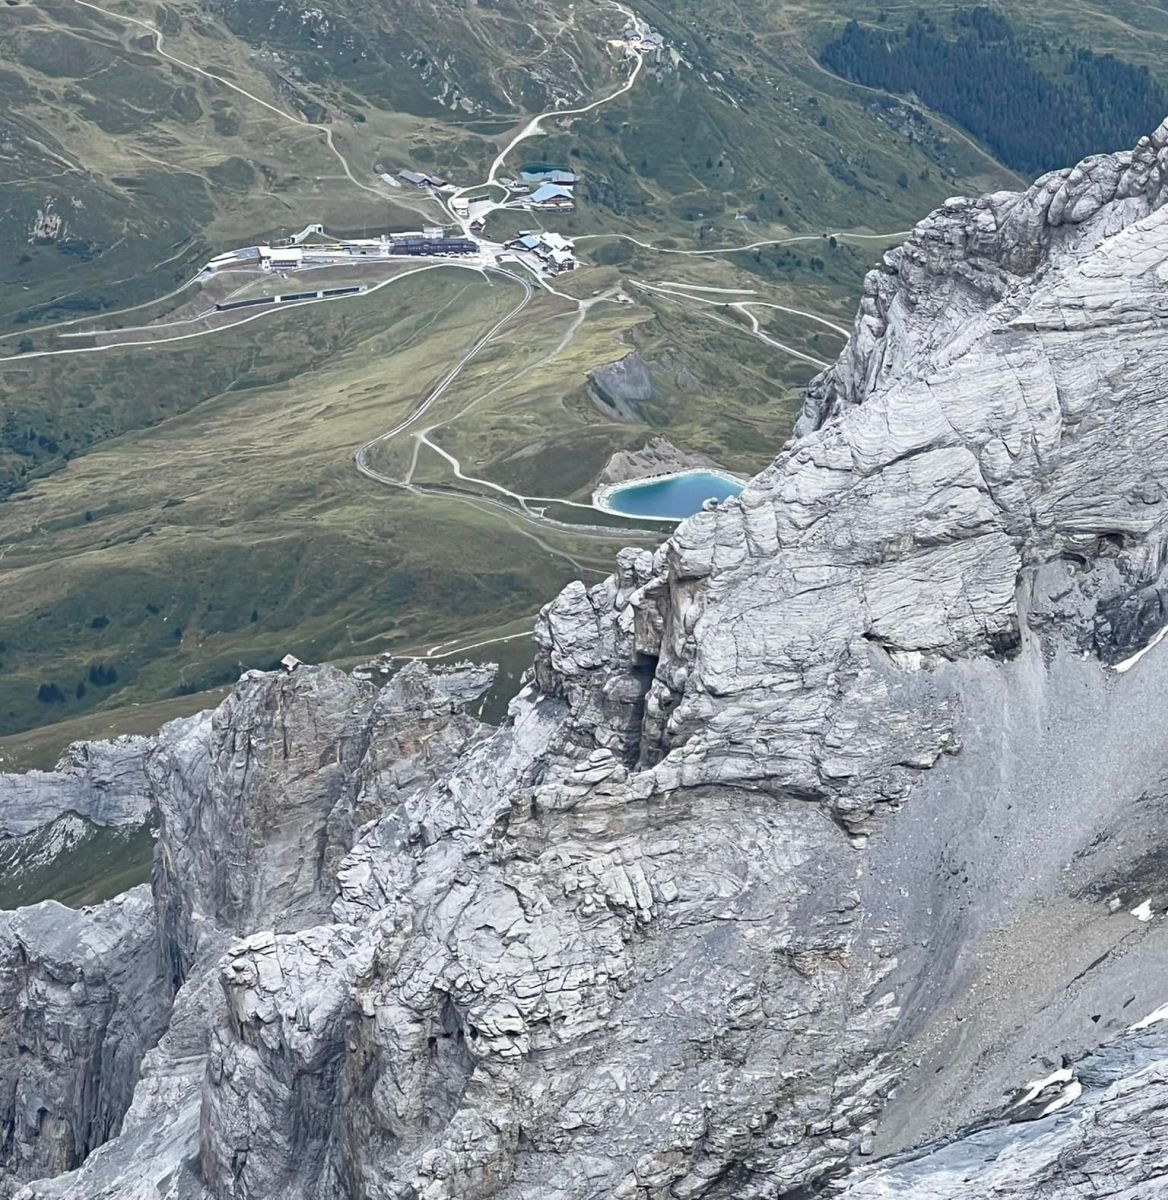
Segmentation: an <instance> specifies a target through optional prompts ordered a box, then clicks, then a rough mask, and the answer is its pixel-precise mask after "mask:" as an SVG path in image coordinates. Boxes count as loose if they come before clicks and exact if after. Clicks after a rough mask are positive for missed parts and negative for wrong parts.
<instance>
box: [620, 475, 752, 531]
mask: <svg viewBox="0 0 1168 1200" xmlns="http://www.w3.org/2000/svg"><path fill="white" fill-rule="evenodd" d="M742 487H743V485H742V484H741V483H736V482H735V481H734V480H733V479H730V478H729V477H728V476H725V475H714V474H712V473H711V472H709V471H683V472H680V473H679V474H676V475H660V476H658V477H657V478H656V479H646V480H644V481H643V482H641V483H630V484H627V485H623V486H621V487H614V488H612V489H611V490H610V491H608V492H606V493H605V495H604V497H603V501H602V502H601V507H602V508H606V509H607V510H608V511H609V512H615V513H621V514H623V515H624V516H626V517H658V518H660V519H663V520H670V521H680V520H681V519H682V518H683V517H690V516H692V515H693V514H694V513H696V512H699V511H700V510H701V507H702V505H703V504H704V503H705V502H706V501H707V500H725V499H726V498H727V497H729V496H737V495H738V493H739V492H740V491H742Z"/></svg>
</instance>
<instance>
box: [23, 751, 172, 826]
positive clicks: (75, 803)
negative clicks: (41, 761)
mask: <svg viewBox="0 0 1168 1200" xmlns="http://www.w3.org/2000/svg"><path fill="white" fill-rule="evenodd" d="M148 745H149V742H148V739H146V738H142V737H120V738H117V739H116V740H115V741H112V742H74V744H73V745H71V746H70V747H69V749H68V750H67V751H66V752H65V754H64V756H63V757H62V759H61V761H60V762H59V763H58V764H57V767H56V769H55V770H53V771H28V772H25V773H24V774H14V773H7V774H0V837H13V836H19V835H20V834H25V833H30V832H32V831H33V830H34V829H37V828H39V827H40V826H41V825H46V824H48V823H49V822H50V821H52V820H55V819H56V818H57V817H59V816H62V815H64V814H65V813H70V812H71V813H76V814H77V816H79V817H85V818H86V819H87V820H89V821H92V822H93V823H94V824H95V825H137V824H140V823H141V822H143V821H145V820H146V815H147V812H148V810H149V807H150V801H149V796H148V788H147V784H146V779H145V775H144V766H143V757H144V755H145V753H146V749H147V746H148Z"/></svg>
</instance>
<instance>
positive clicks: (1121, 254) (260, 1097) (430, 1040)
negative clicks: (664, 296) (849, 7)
mask: <svg viewBox="0 0 1168 1200" xmlns="http://www.w3.org/2000/svg"><path fill="white" fill-rule="evenodd" d="M1166 171H1168V127H1165V128H1162V129H1161V130H1159V131H1157V133H1156V134H1155V135H1154V136H1153V137H1152V138H1150V139H1146V140H1145V141H1144V142H1142V143H1141V144H1140V146H1139V147H1138V148H1137V149H1136V151H1135V152H1133V153H1132V154H1129V155H1112V156H1101V157H1099V158H1097V159H1092V160H1088V162H1086V163H1084V164H1081V165H1080V166H1079V167H1077V168H1075V169H1074V170H1072V171H1066V172H1057V173H1055V174H1052V175H1050V176H1047V177H1045V178H1044V179H1043V180H1040V181H1039V183H1038V184H1036V185H1035V186H1034V187H1033V188H1031V189H1030V190H1029V191H1027V192H1026V193H1023V194H1017V195H1015V194H1004V193H1003V194H999V195H995V196H991V197H987V198H983V199H981V200H977V201H959V202H958V201H954V202H951V203H950V204H948V205H947V206H946V207H945V208H944V209H942V210H940V211H939V212H938V213H935V214H933V215H932V216H931V217H930V218H928V219H927V220H926V221H925V222H923V223H922V224H921V226H920V227H918V229H917V230H916V231H915V232H914V234H913V236H912V237H911V238H910V239H909V241H908V242H907V243H906V245H905V246H904V247H902V248H901V249H900V250H898V251H894V252H892V253H891V254H890V255H888V256H886V258H885V260H884V263H883V265H882V267H881V268H880V269H879V270H878V271H877V272H875V273H873V275H872V276H871V277H870V278H869V281H868V283H867V284H866V293H865V301H864V305H863V307H862V310H861V314H860V317H859V318H858V321H857V326H856V331H855V333H854V335H853V338H852V340H851V342H850V343H849V346H848V348H847V349H846V350H845V352H844V354H843V355H842V356H841V359H840V362H839V363H838V364H837V365H836V366H835V367H834V368H832V369H830V370H829V371H828V372H826V373H825V374H824V375H823V376H821V377H820V378H819V379H818V380H817V381H816V382H815V384H814V385H813V387H812V388H811V390H810V394H809V398H808V403H807V406H806V409H805V411H804V414H803V417H802V419H801V432H800V436H799V437H797V438H796V439H795V440H794V441H793V442H792V443H790V444H789V445H788V446H787V447H786V448H785V449H784V450H783V452H782V453H781V454H780V455H779V457H778V458H777V459H776V460H775V462H774V463H773V464H772V465H771V466H770V467H769V468H768V469H767V470H765V471H764V472H763V473H762V474H761V475H759V476H758V477H757V478H756V479H755V480H754V481H753V482H752V483H751V484H750V485H749V486H748V487H747V488H746V490H745V491H744V492H743V493H742V494H741V496H739V497H737V498H734V499H732V500H729V501H727V502H725V503H724V504H722V505H721V506H719V507H717V508H716V509H714V510H711V511H706V512H702V513H701V514H699V515H697V516H695V517H694V518H692V519H690V520H689V521H687V522H685V523H684V524H683V525H681V526H680V527H679V529H678V531H677V533H676V534H675V535H674V537H672V538H671V539H670V540H669V541H668V542H666V543H665V545H664V546H662V547H661V548H660V549H659V550H658V551H657V552H656V553H654V554H649V553H647V552H643V551H633V550H626V551H623V552H622V553H621V554H620V555H619V556H618V560H617V569H616V572H615V573H614V575H613V576H612V577H611V578H609V579H608V580H606V581H604V582H603V583H601V584H598V585H596V586H595V587H592V588H586V587H584V585H582V584H573V585H571V586H570V587H568V588H566V589H565V590H564V592H563V593H562V594H561V595H560V596H559V597H558V598H557V599H556V600H554V601H553V602H552V603H551V604H550V605H549V606H548V607H547V608H546V609H545V611H544V612H543V614H542V615H541V617H540V619H539V622H538V625H537V629H536V642H537V653H536V659H535V663H534V666H533V671H532V673H531V676H530V678H529V681H528V683H527V685H526V686H525V687H524V689H523V691H522V692H521V693H520V694H519V696H517V697H516V699H515V700H514V701H513V702H512V706H511V710H510V716H509V719H508V721H507V722H506V723H505V724H504V725H503V726H502V727H501V728H499V729H497V730H490V729H487V728H486V727H484V726H482V725H480V724H479V723H478V722H476V721H474V720H473V719H472V718H470V717H469V716H467V715H465V713H463V712H462V711H460V709H461V705H462V704H463V703H464V702H465V700H466V699H467V698H468V697H469V696H471V695H473V694H474V692H475V688H476V686H478V685H479V684H481V683H482V682H483V681H482V680H481V679H478V680H476V679H475V677H474V675H473V673H471V674H469V675H468V673H466V672H454V673H449V672H446V673H440V674H437V675H435V674H432V673H430V672H428V671H427V670H426V669H425V668H424V667H421V666H412V667H410V668H408V669H407V670H406V671H403V672H402V673H400V674H399V675H398V676H397V677H395V679H394V680H392V681H391V682H390V683H389V684H388V685H387V686H386V687H385V688H382V689H376V688H374V687H373V686H372V685H370V684H369V683H368V682H367V681H366V680H364V679H361V678H356V679H355V678H352V677H348V676H345V675H344V674H343V673H341V672H339V671H335V670H332V669H329V668H316V669H301V670H298V671H297V672H295V673H293V674H291V675H261V674H253V675H249V676H248V677H245V679H244V680H243V681H241V684H240V686H239V687H238V688H237V690H236V691H235V693H234V694H233V695H232V697H231V698H230V699H229V700H228V701H226V702H225V704H224V705H223V706H222V707H221V708H220V709H219V710H218V712H217V713H216V714H215V716H214V717H213V718H196V719H194V720H192V721H191V722H189V723H187V724H185V725H180V726H172V727H168V731H164V734H165V736H163V737H161V738H160V739H159V741H158V743H157V744H154V745H153V746H152V748H151V749H150V751H149V752H148V754H147V759H146V774H147V777H148V780H149V784H150V788H151V792H152V795H153V797H154V801H153V803H154V805H155V807H156V808H157V810H158V813H159V821H160V848H159V857H158V862H157V869H156V875H155V899H156V921H157V925H158V931H159V938H160V945H161V947H162V950H163V956H164V959H165V961H166V963H167V968H168V979H169V981H170V984H171V986H174V987H177V988H178V990H177V994H176V998H175V1002H174V1010H173V1016H172V1018H171V1023H170V1027H169V1029H168V1032H167V1034H166V1035H165V1036H164V1037H163V1038H162V1040H161V1041H160V1042H159V1044H158V1046H157V1047H156V1048H155V1049H154V1050H152V1051H151V1052H150V1054H149V1055H147V1057H146V1061H145V1063H144V1066H143V1069H142V1080H141V1082H140V1083H139V1085H138V1089H137V1093H136V1095H135V1098H134V1101H133V1104H132V1105H131V1107H130V1110H129V1112H128V1113H127V1115H126V1117H125V1127H126V1129H127V1131H128V1133H125V1134H123V1135H122V1136H121V1137H119V1138H116V1139H114V1140H112V1141H110V1142H109V1143H108V1144H106V1145H105V1146H102V1147H101V1148H100V1149H99V1150H97V1151H96V1152H95V1153H93V1154H91V1155H90V1157H89V1159H88V1160H87V1161H86V1162H85V1164H84V1165H83V1166H82V1167H81V1169H80V1170H79V1171H77V1172H76V1173H75V1174H74V1175H72V1176H68V1175H67V1176H62V1177H61V1178H59V1179H56V1180H53V1181H46V1182H38V1183H35V1184H32V1185H30V1187H29V1189H28V1191H27V1192H26V1193H25V1194H26V1195H27V1196H28V1197H30V1198H32V1197H36V1198H40V1197H46V1198H47V1197H59V1198H64V1197H73V1198H75V1200H89V1198H94V1200H96V1197H99V1196H108V1195H118V1196H119V1197H128V1198H130V1200H145V1198H146V1197H147V1196H159V1195H161V1196H163V1197H169V1198H171V1200H180V1198H181V1200H194V1198H196V1197H199V1198H200V1200H207V1198H210V1197H214V1198H216V1200H227V1198H230V1200H252V1198H254V1200H260V1198H261V1197H262V1198H263V1200H273V1198H280V1200H325V1198H329V1200H331V1198H333V1197H338V1196H352V1197H358V1196H359V1197H362V1198H363V1200H407V1198H408V1200H480V1198H481V1200H486V1198H487V1197H491V1198H497V1200H535V1198H536V1197H539V1198H540V1200H584V1198H591V1197H596V1198H599V1197H605V1198H607V1197H614V1198H617V1200H665V1198H666V1197H668V1198H670V1200H695V1198H697V1197H707V1198H711V1200H763V1198H764V1197H766V1198H773V1197H775V1196H780V1195H806V1194H809V1189H816V1188H823V1187H825V1186H828V1185H829V1184H830V1185H831V1186H832V1187H834V1188H835V1189H836V1190H837V1191H842V1190H844V1189H846V1188H849V1187H851V1188H852V1189H853V1191H852V1195H853V1196H855V1197H856V1200H860V1197H865V1198H866V1197H870V1196H877V1195H898V1194H903V1195H906V1196H911V1197H920V1200H924V1197H926V1196H928V1197H948V1196H953V1197H961V1196H969V1197H971V1198H972V1197H973V1196H974V1195H980V1194H984V1189H983V1191H982V1192H979V1191H978V1189H979V1188H982V1187H983V1184H984V1185H985V1187H988V1186H989V1181H991V1180H992V1183H993V1186H994V1187H995V1188H997V1194H1002V1195H1018V1196H1021V1195H1024V1194H1037V1195H1044V1194H1049V1195H1051V1196H1060V1195H1063V1194H1070V1192H1069V1188H1068V1187H1067V1186H1066V1185H1065V1180H1067V1179H1070V1180H1074V1179H1076V1178H1078V1177H1080V1176H1082V1174H1083V1172H1084V1171H1086V1170H1088V1169H1089V1168H1088V1164H1089V1163H1091V1162H1095V1163H1097V1164H1099V1168H1100V1170H1101V1171H1102V1172H1103V1173H1104V1176H1105V1177H1104V1178H1102V1179H1100V1178H1099V1177H1098V1176H1094V1177H1093V1178H1094V1179H1095V1183H1094V1184H1092V1185H1091V1186H1095V1184H1098V1185H1099V1186H1098V1189H1097V1190H1098V1192H1099V1194H1101V1195H1115V1196H1128V1197H1135V1196H1137V1195H1138V1196H1150V1195H1156V1194H1160V1193H1162V1192H1163V1191H1164V1190H1165V1180H1166V1177H1168V1176H1166V1172H1168V1167H1166V1166H1165V1165H1164V1158H1163V1155H1162V1154H1161V1153H1160V1143H1159V1142H1158V1141H1157V1140H1156V1137H1155V1134H1154V1125H1155V1122H1156V1121H1157V1120H1158V1114H1159V1113H1160V1111H1161V1110H1162V1103H1163V1094H1162V1093H1163V1089H1162V1086H1161V1085H1162V1078H1161V1076H1162V1074H1163V1070H1164V1065H1165V1062H1166V1061H1168V1059H1166V1057H1165V1056H1164V1054H1163V1053H1162V1045H1161V1040H1162V1039H1161V1034H1160V1031H1159V1029H1158V1022H1157V1023H1152V1024H1148V1023H1146V1022H1143V1021H1142V1020H1141V1018H1142V1017H1143V1016H1145V1015H1146V1014H1150V1013H1153V1012H1154V1011H1155V1010H1158V1009H1160V1008H1161V1007H1162V1006H1163V1005H1164V1004H1165V1000H1166V999H1168V944H1166V943H1168V920H1166V919H1165V914H1166V913H1168V887H1166V885H1165V883H1164V880H1163V877H1162V875H1163V873H1162V870H1161V866H1160V864H1162V862H1163V861H1164V856H1165V854H1166V853H1168V825H1166V824H1165V821H1164V816H1165V812H1166V805H1168V800H1166V797H1168V743H1166V740H1165V736H1164V732H1163V722H1162V718H1161V713H1162V711H1163V705H1164V701H1165V699H1166V695H1168V658H1165V655H1168V648H1161V647H1158V646H1157V645H1156V643H1157V642H1158V641H1159V637H1160V634H1161V633H1162V631H1163V628H1164V625H1165V620H1166V607H1168V606H1166V603H1165V594H1166V591H1168V584H1166V581H1165V578H1164V566H1165V563H1166V562H1168V494H1166V493H1165V491H1164V489H1163V487H1162V486H1161V483H1160V480H1161V479H1162V478H1164V477H1165V475H1166V474H1168V343H1166V342H1165V341H1164V338H1163V324H1164V320H1165V317H1168V310H1166V309H1165V301H1164V275H1165V267H1164V263H1165V262H1166V261H1168V210H1166V209H1165V208H1164V206H1163V203H1164V200H1165V198H1166V197H1165V187H1164V179H1165V172H1166ZM235 935H243V936H241V937H238V938H236V937H235ZM233 938H234V939H235V940H232V939H233ZM1133 1024H1136V1025H1142V1026H1143V1028H1140V1029H1133V1028H1132V1026H1133ZM1132 1046H1136V1047H1137V1048H1138V1051H1139V1054H1138V1055H1137V1054H1136V1051H1135V1050H1132V1049H1131V1047H1132ZM1099 1047H1103V1049H1101V1050H1099ZM1096 1050H1098V1051H1099V1052H1098V1055H1097V1062H1096V1060H1095V1059H1085V1058H1084V1056H1090V1055H1091V1054H1092V1053H1093V1052H1095V1051H1096ZM1125 1056H1126V1057H1125ZM1141 1056H1142V1057H1141ZM48 1057H49V1056H48V1055H47V1054H44V1053H42V1054H41V1055H40V1060H45V1059H47V1058H48ZM1081 1060H1082V1065H1081V1067H1080V1068H1079V1070H1080V1075H1079V1076H1078V1077H1076V1076H1075V1074H1074V1068H1073V1067H1072V1066H1071V1065H1070V1064H1079V1063H1080V1061H1081ZM1092 1062H1096V1066H1095V1067H1093V1066H1091V1063H1092ZM1100 1062H1101V1063H1105V1064H1106V1063H1112V1064H1114V1063H1120V1064H1121V1067H1122V1069H1120V1070H1119V1073H1118V1074H1112V1075H1111V1076H1110V1077H1107V1078H1104V1076H1105V1075H1106V1073H1107V1071H1108V1070H1111V1067H1107V1068H1106V1070H1104V1068H1102V1067H1098V1063H1100ZM45 1069H46V1070H48V1068H45ZM1093 1070H1094V1071H1095V1072H1096V1074H1095V1075H1092V1074H1091V1072H1092V1071H1093ZM1068 1072H1069V1075H1068V1074H1067V1073H1068ZM1100 1072H1102V1073H1100ZM49 1075H50V1077H55V1076H52V1072H51V1071H50V1072H49ZM0 1076H2V1072H0ZM1035 1080H1038V1081H1039V1084H1038V1086H1037V1088H1036V1089H1035V1088H1033V1087H1029V1086H1028V1085H1029V1084H1030V1083H1031V1082H1032V1081H1035ZM1044 1080H1045V1081H1046V1082H1045V1084H1044V1083H1043V1081H1044ZM1072 1080H1073V1081H1075V1082H1076V1083H1077V1084H1078V1090H1076V1089H1075V1088H1074V1087H1071V1086H1069V1082H1070V1081H1072ZM1046 1088H1054V1089H1056V1090H1055V1091H1054V1092H1050V1093H1048V1091H1047V1090H1046ZM1031 1093H1032V1094H1031ZM1048 1094H1049V1096H1050V1100H1049V1103H1048V1102H1047V1100H1048ZM1044 1114H1045V1115H1044ZM1020 1115H1021V1116H1026V1117H1036V1118H1037V1119H1036V1120H1035V1121H1033V1122H1030V1121H1027V1122H1016V1121H1014V1120H1012V1118H1013V1117H1018V1116H1020ZM998 1119H1001V1120H1004V1121H1005V1122H1006V1124H1005V1125H998V1124H993V1123H992V1122H993V1121H996V1120H998ZM987 1120H990V1121H991V1124H990V1125H989V1126H986V1125H985V1122H986V1121H987ZM971 1127H976V1128H978V1130H979V1132H978V1133H976V1134H972V1135H969V1136H963V1135H965V1134H968V1131H969V1129H970V1128H971ZM983 1127H984V1128H985V1129H988V1130H989V1131H990V1132H989V1133H987V1134H984V1137H983ZM1031 1129H1033V1130H1036V1131H1037V1132H1036V1133H1033V1134H1031V1133H1028V1132H1024V1131H1026V1130H1031ZM1002 1130H1005V1132H1004V1133H1003V1132H1002ZM978 1138H982V1139H983V1140H981V1141H978V1140H977V1139H978ZM995 1139H997V1140H995ZM963 1143H964V1144H965V1145H964V1149H962V1145H963ZM1104 1143H1106V1144H1104ZM949 1147H953V1148H952V1149H948V1150H947V1148H949ZM970 1147H983V1148H984V1147H989V1148H990V1149H991V1150H992V1152H993V1153H994V1155H995V1156H996V1158H995V1162H994V1165H993V1172H992V1173H991V1172H990V1171H988V1170H987V1168H986V1166H985V1164H984V1163H979V1164H977V1166H976V1171H977V1174H974V1173H973V1169H972V1168H970V1167H969V1166H968V1161H969V1160H968V1155H969V1153H970ZM146 1148H148V1150H147V1149H146ZM1145 1148H1151V1149H1153V1150H1155V1151H1156V1152H1155V1153H1152V1154H1145V1153H1143V1150H1144V1149H1145ZM921 1150H924V1151H928V1153H927V1154H925V1156H924V1157H919V1158H918V1160H917V1162H916V1165H913V1166H910V1167H906V1166H905V1165H904V1160H903V1157H902V1156H904V1155H907V1154H913V1153H915V1152H917V1151H921ZM947 1152H948V1153H949V1154H950V1155H951V1158H949V1159H946V1158H945V1157H944V1156H945V1154H946V1153H947ZM885 1159H886V1160H891V1165H890V1163H889V1162H884V1163H883V1164H878V1165H876V1166H870V1165H869V1164H872V1163H874V1162H876V1160H885ZM951 1168H952V1169H951ZM906 1171H907V1172H908V1174H907V1175H906V1174H905V1172H906ZM954 1171H956V1172H957V1174H960V1175H961V1178H960V1179H958V1178H957V1174H954ZM898 1172H899V1174H898ZM849 1173H850V1174H849ZM897 1189H900V1190H897ZM906 1189H907V1190H906ZM1059 1189H1062V1190H1061V1191H1060V1190H1059ZM1157 1189H1159V1191H1157Z"/></svg>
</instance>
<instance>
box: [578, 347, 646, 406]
mask: <svg viewBox="0 0 1168 1200" xmlns="http://www.w3.org/2000/svg"><path fill="white" fill-rule="evenodd" d="M588 379H589V381H590V382H591V384H592V386H593V388H594V389H595V390H596V394H597V396H599V397H600V400H601V401H602V403H603V404H604V405H606V406H607V407H608V409H609V410H611V411H612V412H615V413H616V415H617V416H619V417H621V418H622V419H624V420H626V421H635V420H638V419H639V415H638V407H637V406H638V405H639V404H642V403H644V401H646V400H652V399H653V397H654V396H655V395H657V386H656V384H655V383H654V380H653V373H652V371H650V369H649V364H648V363H646V362H645V360H644V359H643V358H642V357H641V356H640V354H638V353H637V352H636V351H634V352H633V353H632V354H626V355H625V357H624V358H622V359H619V360H618V361H617V362H612V363H605V364H604V366H602V367H596V368H594V369H593V370H591V371H589V372H588Z"/></svg>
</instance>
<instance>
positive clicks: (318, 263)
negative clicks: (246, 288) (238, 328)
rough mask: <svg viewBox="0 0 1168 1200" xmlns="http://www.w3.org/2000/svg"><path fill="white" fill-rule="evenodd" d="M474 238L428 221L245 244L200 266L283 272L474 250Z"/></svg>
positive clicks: (440, 256)
mask: <svg viewBox="0 0 1168 1200" xmlns="http://www.w3.org/2000/svg"><path fill="white" fill-rule="evenodd" d="M478 253H479V246H478V243H477V242H474V241H472V240H471V239H470V238H467V237H462V236H461V235H454V236H449V235H448V234H447V233H446V230H445V229H444V228H443V227H442V226H441V225H430V226H426V227H425V228H423V229H421V230H419V231H417V232H410V233H392V234H386V233H383V234H382V235H381V236H380V237H376V238H350V239H345V240H335V241H329V242H322V243H319V244H318V243H307V244H299V245H297V244H292V243H291V242H289V243H286V244H285V245H282V246H246V247H244V248H243V249H241V250H232V251H230V252H229V253H227V254H220V255H218V256H217V257H216V258H213V259H211V261H210V262H209V263H208V264H207V266H206V267H205V268H204V270H207V271H210V272H212V273H213V272H215V271H219V270H223V269H224V268H229V267H239V266H253V267H255V266H258V267H259V268H260V269H261V270H263V271H274V272H277V273H283V272H286V271H299V270H301V269H303V268H305V267H327V266H338V265H343V264H345V263H348V262H352V261H354V260H355V259H368V258H374V259H377V258H397V257H400V256H402V255H408V256H421V257H430V258H450V257H462V256H464V255H470V254H478Z"/></svg>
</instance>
